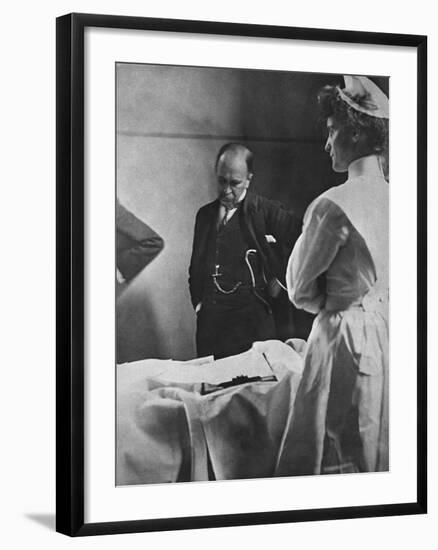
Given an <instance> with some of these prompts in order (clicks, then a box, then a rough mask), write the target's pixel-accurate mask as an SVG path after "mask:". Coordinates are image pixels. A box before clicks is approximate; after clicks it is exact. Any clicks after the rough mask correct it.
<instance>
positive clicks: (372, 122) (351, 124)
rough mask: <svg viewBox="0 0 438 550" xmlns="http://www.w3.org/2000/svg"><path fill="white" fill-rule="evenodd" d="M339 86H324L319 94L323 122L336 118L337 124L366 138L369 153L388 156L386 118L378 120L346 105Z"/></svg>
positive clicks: (387, 125) (387, 126)
mask: <svg viewBox="0 0 438 550" xmlns="http://www.w3.org/2000/svg"><path fill="white" fill-rule="evenodd" d="M339 92H340V90H339V88H338V87H337V86H324V88H322V90H321V91H320V92H319V94H318V103H319V106H320V110H321V115H322V118H323V120H327V119H328V118H329V117H334V118H335V119H336V122H337V123H338V124H341V125H345V126H346V127H348V128H351V129H352V130H356V131H359V132H360V133H361V134H364V135H365V137H366V140H365V143H366V144H367V146H368V148H369V153H370V154H372V153H374V154H376V155H382V156H387V154H388V134H389V124H388V119H386V118H377V117H374V116H371V115H367V114H366V113H362V112H361V111H358V110H356V109H354V108H353V107H351V106H350V105H349V104H348V103H346V102H345V101H344V100H343V99H342V96H341V94H340V93H339Z"/></svg>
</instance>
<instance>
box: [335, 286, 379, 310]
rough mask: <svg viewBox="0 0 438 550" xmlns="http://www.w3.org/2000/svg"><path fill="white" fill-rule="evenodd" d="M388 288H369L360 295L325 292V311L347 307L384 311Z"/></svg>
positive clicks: (345, 308)
mask: <svg viewBox="0 0 438 550" xmlns="http://www.w3.org/2000/svg"><path fill="white" fill-rule="evenodd" d="M388 303H389V292H388V289H373V288H371V289H370V290H369V291H368V292H367V293H366V294H363V295H361V296H347V295H340V294H327V298H326V301H325V305H324V310H326V311H346V310H349V309H361V310H363V311H370V312H371V311H380V312H384V311H386V310H387V308H388Z"/></svg>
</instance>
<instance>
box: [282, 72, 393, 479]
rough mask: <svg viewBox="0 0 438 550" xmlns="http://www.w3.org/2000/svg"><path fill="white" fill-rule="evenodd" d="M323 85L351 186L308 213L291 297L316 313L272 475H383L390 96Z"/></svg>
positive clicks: (329, 146)
mask: <svg viewBox="0 0 438 550" xmlns="http://www.w3.org/2000/svg"><path fill="white" fill-rule="evenodd" d="M344 80H345V86H344V87H343V88H342V89H341V88H340V87H333V86H326V87H325V88H323V90H322V91H321V92H320V95H319V103H320V106H321V109H322V113H323V116H324V119H325V120H326V125H327V132H328V137H327V142H326V145H325V151H326V152H327V153H328V154H329V155H330V157H331V162H332V168H333V170H334V171H335V172H345V173H346V174H347V181H346V182H345V183H344V184H343V185H340V186H338V187H334V188H331V189H329V190H328V191H326V192H325V193H323V194H322V195H320V196H319V197H318V198H317V199H316V200H314V201H313V203H312V204H311V205H310V206H309V207H308V209H307V211H306V214H305V217H304V223H303V231H302V234H301V236H300V237H299V239H298V241H297V243H296V245H295V247H294V250H293V252H292V255H291V257H290V259H289V264H288V268H287V285H288V292H289V298H290V300H291V301H292V302H293V303H294V305H295V306H296V307H298V308H302V309H304V310H306V311H309V312H311V313H314V314H317V317H316V318H315V320H314V323H313V327H312V331H311V333H310V336H309V339H308V346H307V351H306V355H305V367H304V372H303V378H302V381H301V384H300V387H299V390H298V393H297V398H296V401H295V407H294V410H293V411H291V413H290V418H289V425H288V429H287V430H286V431H285V434H284V438H283V442H282V446H281V449H280V453H279V457H278V461H277V470H276V473H277V475H306V474H307V475H308V474H321V473H348V472H374V471H385V470H387V469H388V291H389V265H388V264H389V260H388V256H389V238H388V224H389V184H388V182H387V181H386V179H385V175H384V172H383V169H382V167H383V166H385V167H386V166H387V164H386V162H384V161H383V159H386V158H387V152H388V122H389V104H388V98H387V96H386V95H385V94H384V93H383V92H382V91H381V90H380V88H378V87H377V86H376V85H375V84H374V83H373V82H372V81H371V80H369V79H368V78H366V77H363V76H345V77H344Z"/></svg>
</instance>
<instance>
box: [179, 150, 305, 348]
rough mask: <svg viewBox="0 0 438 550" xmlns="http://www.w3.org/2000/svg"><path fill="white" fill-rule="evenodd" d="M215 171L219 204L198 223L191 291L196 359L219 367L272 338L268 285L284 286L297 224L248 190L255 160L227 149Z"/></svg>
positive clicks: (203, 213)
mask: <svg viewBox="0 0 438 550" xmlns="http://www.w3.org/2000/svg"><path fill="white" fill-rule="evenodd" d="M215 169H216V178H217V185H218V198H217V199H216V200H215V201H213V202H212V203H209V204H207V205H205V206H203V207H202V208H201V209H200V210H199V211H198V213H197V216H196V223H195V233H194V240H193V250H192V258H191V262H190V268H189V287H190V294H191V299H192V303H193V307H194V308H195V311H196V315H197V327H196V346H197V353H198V356H199V357H202V356H206V355H214V356H215V358H216V359H218V358H221V357H227V356H229V355H235V354H238V353H241V352H243V351H246V350H248V349H249V348H250V347H251V345H252V343H253V342H255V341H259V340H268V339H271V338H276V336H277V334H276V329H275V322H274V318H273V315H272V309H271V298H270V296H269V293H268V285H269V284H270V282H271V281H273V280H275V279H278V280H280V281H284V274H285V270H286V263H287V259H288V257H289V254H290V252H291V250H292V248H293V245H294V243H295V241H296V239H297V238H298V236H299V233H300V231H301V223H300V220H299V219H298V218H297V217H296V216H295V215H294V214H292V213H291V212H288V211H286V210H284V208H283V207H282V205H281V204H280V203H278V202H275V201H271V200H268V199H266V198H264V197H261V196H258V195H255V194H253V193H251V192H250V191H249V190H248V189H249V186H250V183H251V180H252V177H253V154H252V152H251V151H250V150H249V149H248V148H247V147H245V146H244V145H242V144H239V143H227V144H226V145H224V146H223V147H222V148H221V149H220V150H219V153H218V155H217V157H216V165H215ZM274 242H276V245H275V249H276V250H277V252H278V250H281V251H282V252H283V254H282V255H281V256H280V257H279V255H278V253H276V252H275V251H274V246H273V244H272V243H274Z"/></svg>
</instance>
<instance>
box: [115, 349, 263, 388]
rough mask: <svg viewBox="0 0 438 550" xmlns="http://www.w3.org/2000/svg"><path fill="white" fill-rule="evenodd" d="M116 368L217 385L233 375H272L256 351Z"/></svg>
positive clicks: (261, 356) (158, 376) (182, 381)
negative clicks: (223, 356) (220, 356)
mask: <svg viewBox="0 0 438 550" xmlns="http://www.w3.org/2000/svg"><path fill="white" fill-rule="evenodd" d="M119 369H130V370H136V371H138V370H141V371H142V373H143V375H144V376H146V377H150V378H158V379H160V380H163V381H168V382H175V383H197V382H207V383H209V384H220V383H221V382H226V381H228V380H231V379H232V378H235V377H236V376H241V375H244V376H248V377H252V376H271V375H272V374H273V371H272V369H271V367H270V365H269V363H268V361H267V359H266V358H265V356H264V355H263V354H262V353H260V352H257V351H255V350H249V351H246V352H244V353H240V354H239V355H233V356H231V357H226V358H224V359H218V360H216V361H214V360H213V358H212V357H211V358H205V362H204V361H203V360H199V359H197V360H194V361H173V360H160V359H145V360H144V361H137V362H135V363H131V364H125V365H120V366H119Z"/></svg>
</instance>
